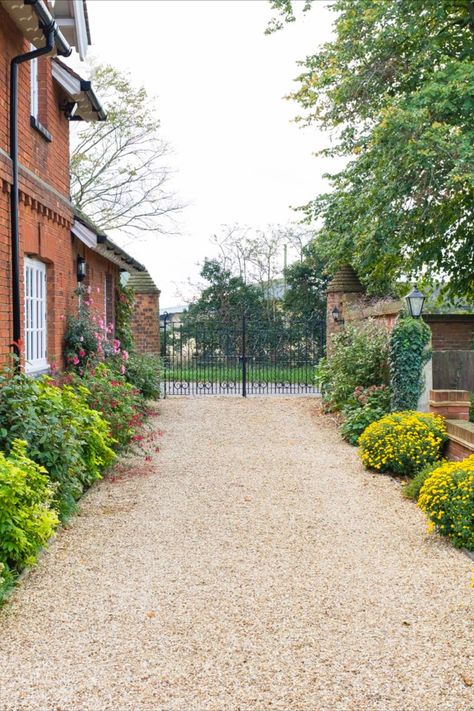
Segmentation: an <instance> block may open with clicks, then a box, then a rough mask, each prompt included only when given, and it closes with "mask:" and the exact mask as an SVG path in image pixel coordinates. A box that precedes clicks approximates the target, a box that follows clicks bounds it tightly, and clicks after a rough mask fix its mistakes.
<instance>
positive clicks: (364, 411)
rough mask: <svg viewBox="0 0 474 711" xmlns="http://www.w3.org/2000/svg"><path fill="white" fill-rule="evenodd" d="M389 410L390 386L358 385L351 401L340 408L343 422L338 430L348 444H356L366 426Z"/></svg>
mask: <svg viewBox="0 0 474 711" xmlns="http://www.w3.org/2000/svg"><path fill="white" fill-rule="evenodd" d="M389 411H390V388H389V387H387V385H371V386H370V387H368V388H362V387H358V388H356V389H355V390H354V393H353V395H352V399H351V402H350V403H349V404H348V405H346V406H345V407H344V408H343V410H342V414H343V417H344V422H343V423H342V425H341V428H340V432H341V434H342V436H343V437H344V439H345V440H347V441H348V442H349V444H353V445H356V444H357V443H358V440H359V437H360V435H361V434H362V432H363V431H364V430H365V429H366V427H368V426H369V425H370V424H371V423H372V422H375V421H376V420H380V418H381V417H383V416H384V415H385V414H387V413H388V412H389Z"/></svg>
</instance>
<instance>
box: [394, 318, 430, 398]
mask: <svg viewBox="0 0 474 711" xmlns="http://www.w3.org/2000/svg"><path fill="white" fill-rule="evenodd" d="M430 338H431V330H430V328H429V326H427V325H426V323H425V322H424V321H423V319H421V318H412V317H411V316H408V314H406V313H401V314H400V316H399V317H398V319H397V323H396V324H395V326H394V328H393V330H392V333H391V337H390V357H389V362H390V384H391V387H392V391H393V396H392V410H394V411H401V410H415V409H416V408H417V406H418V400H419V399H420V395H421V393H422V392H423V387H424V378H423V368H424V366H425V364H426V363H427V362H428V361H429V359H430V357H431V350H430V349H429V348H427V345H428V343H429V342H430Z"/></svg>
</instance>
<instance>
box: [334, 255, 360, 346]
mask: <svg viewBox="0 0 474 711" xmlns="http://www.w3.org/2000/svg"><path fill="white" fill-rule="evenodd" d="M364 294H365V289H364V287H363V286H362V284H361V283H360V281H359V277H358V276H357V274H356V273H355V271H354V269H353V268H352V267H351V266H349V265H346V266H344V267H341V268H340V269H339V271H337V272H336V273H335V274H334V276H333V278H332V279H331V281H330V282H329V285H328V288H327V307H326V308H327V312H326V343H327V353H328V355H331V338H332V336H333V334H335V333H339V331H340V330H341V328H343V327H344V324H343V323H342V322H341V321H339V322H336V321H334V316H333V314H332V312H333V309H334V307H337V308H338V310H339V318H340V319H342V320H344V319H345V317H346V314H347V307H348V306H349V305H350V304H353V303H354V302H355V301H358V300H359V299H360V298H361V297H362V296H364Z"/></svg>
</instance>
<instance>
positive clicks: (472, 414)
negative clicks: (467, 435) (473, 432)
mask: <svg viewBox="0 0 474 711" xmlns="http://www.w3.org/2000/svg"><path fill="white" fill-rule="evenodd" d="M469 422H474V393H471V407H470V408H469Z"/></svg>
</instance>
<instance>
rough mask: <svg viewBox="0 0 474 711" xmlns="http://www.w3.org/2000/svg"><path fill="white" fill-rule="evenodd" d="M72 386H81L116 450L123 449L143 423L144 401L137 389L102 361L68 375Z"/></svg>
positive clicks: (84, 395)
mask: <svg viewBox="0 0 474 711" xmlns="http://www.w3.org/2000/svg"><path fill="white" fill-rule="evenodd" d="M70 382H71V383H72V385H73V387H74V388H75V389H76V390H77V389H81V386H82V387H83V389H82V393H83V397H84V399H85V401H86V402H87V404H88V406H89V407H90V408H92V409H93V410H96V411H97V412H98V413H100V416H101V418H103V420H105V422H106V423H107V426H108V433H109V435H110V437H112V439H113V441H114V444H115V446H116V448H117V449H122V448H124V447H125V446H126V445H127V444H128V443H129V442H130V440H131V439H132V437H133V436H134V434H135V432H136V430H137V429H138V427H140V425H141V424H142V422H143V415H144V410H145V406H144V400H143V398H142V396H141V395H140V392H139V391H138V389H137V388H135V387H133V385H130V384H129V383H127V381H126V380H125V378H124V377H123V376H121V375H117V373H116V372H114V371H113V370H112V369H111V368H109V367H107V366H106V365H105V364H104V363H99V365H97V366H96V367H95V368H94V369H92V370H88V371H86V372H85V373H84V376H83V377H82V378H79V377H78V376H77V375H71V376H70Z"/></svg>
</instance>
